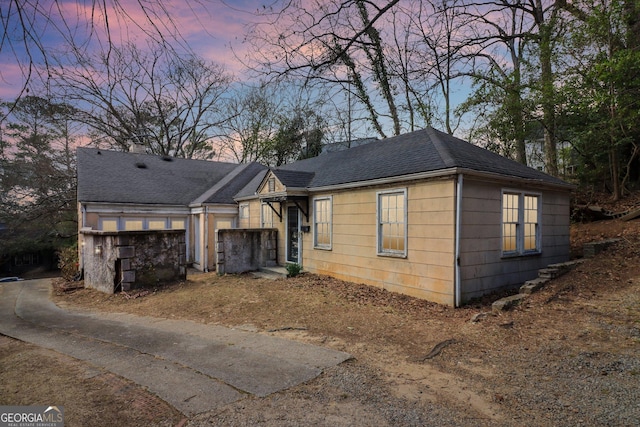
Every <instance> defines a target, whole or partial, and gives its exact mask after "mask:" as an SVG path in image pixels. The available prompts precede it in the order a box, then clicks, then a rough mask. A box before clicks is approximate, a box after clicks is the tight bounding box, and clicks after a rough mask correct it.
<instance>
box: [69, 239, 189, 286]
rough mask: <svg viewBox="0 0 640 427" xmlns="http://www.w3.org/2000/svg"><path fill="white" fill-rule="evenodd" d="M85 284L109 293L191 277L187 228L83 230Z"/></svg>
mask: <svg viewBox="0 0 640 427" xmlns="http://www.w3.org/2000/svg"><path fill="white" fill-rule="evenodd" d="M80 233H81V234H82V237H83V239H82V240H83V245H82V248H81V250H82V259H83V263H84V265H83V269H84V284H85V286H86V287H88V288H94V289H97V290H99V291H102V292H106V293H110V294H112V293H114V292H118V291H121V290H122V291H129V290H131V289H137V288H147V287H153V286H156V285H158V284H161V283H168V282H173V281H177V280H184V279H186V277H187V265H186V244H185V232H184V230H144V231H117V232H107V231H96V230H81V231H80Z"/></svg>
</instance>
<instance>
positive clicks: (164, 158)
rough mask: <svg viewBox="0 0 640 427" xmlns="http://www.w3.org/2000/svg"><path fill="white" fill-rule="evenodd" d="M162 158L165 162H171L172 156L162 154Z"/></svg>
mask: <svg viewBox="0 0 640 427" xmlns="http://www.w3.org/2000/svg"><path fill="white" fill-rule="evenodd" d="M162 160H164V161H165V162H173V157H171V156H162Z"/></svg>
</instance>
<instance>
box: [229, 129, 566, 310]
mask: <svg viewBox="0 0 640 427" xmlns="http://www.w3.org/2000/svg"><path fill="white" fill-rule="evenodd" d="M571 189H572V187H571V186H570V185H568V184H566V183H564V182H563V181H561V180H558V179H556V178H553V177H550V176H548V175H545V174H543V173H541V172H539V171H536V170H533V169H531V168H527V167H526V166H523V165H521V164H518V163H516V162H513V161H511V160H508V159H505V158H503V157H501V156H498V155H496V154H494V153H490V152H488V151H486V150H483V149H481V148H478V147H476V146H473V145H471V144H469V143H467V142H464V141H461V140H459V139H457V138H454V137H451V136H449V135H446V134H443V133H441V132H438V131H435V130H434V129H426V130H423V131H418V132H413V133H411V134H406V135H401V136H398V137H394V138H389V139H386V140H382V141H378V142H373V143H370V144H367V145H365V146H361V147H356V148H352V149H350V150H346V151H342V152H337V153H329V154H326V155H322V156H319V157H317V158H313V159H308V160H303V161H299V162H295V163H293V164H290V165H286V166H284V167H281V168H277V169H272V170H269V171H268V172H266V173H263V174H262V175H261V176H260V177H258V178H257V179H255V180H254V181H252V182H251V183H250V184H249V186H248V187H247V188H245V189H243V191H242V192H240V193H239V194H238V195H237V196H236V200H237V201H238V203H239V205H240V212H241V213H242V214H241V217H240V219H239V226H240V227H247V228H251V227H275V228H277V229H278V231H279V233H278V234H279V236H280V238H279V242H278V247H279V249H280V251H279V262H280V263H283V264H284V263H291V262H295V263H299V264H301V265H302V266H303V268H304V270H305V271H309V272H313V273H319V274H328V275H331V276H333V277H337V278H340V279H344V280H348V281H352V282H358V283H365V284H369V285H372V286H377V287H380V288H384V289H387V290H390V291H394V292H400V293H403V294H407V295H411V296H415V297H418V298H424V299H427V300H430V301H435V302H438V303H442V304H447V305H451V306H459V305H461V304H463V303H464V302H467V301H469V300H470V299H472V298H474V297H479V296H481V295H483V294H486V293H489V292H493V291H496V290H499V289H502V288H505V287H508V286H513V285H517V284H522V283H523V282H524V281H526V280H528V279H531V278H533V277H535V275H536V274H537V270H538V269H540V268H543V267H546V266H547V265H549V264H553V263H557V262H562V261H566V260H567V259H568V257H569V199H570V192H571Z"/></svg>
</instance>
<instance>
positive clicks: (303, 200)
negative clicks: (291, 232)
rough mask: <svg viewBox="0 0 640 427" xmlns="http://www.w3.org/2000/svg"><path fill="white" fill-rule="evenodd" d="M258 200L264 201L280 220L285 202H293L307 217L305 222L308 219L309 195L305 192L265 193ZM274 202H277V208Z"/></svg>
mask: <svg viewBox="0 0 640 427" xmlns="http://www.w3.org/2000/svg"><path fill="white" fill-rule="evenodd" d="M260 201H261V202H263V203H266V204H267V205H268V206H269V207H270V208H271V210H272V211H273V212H274V213H275V214H276V215H278V218H280V222H282V207H283V205H284V204H286V203H293V204H295V205H296V207H297V208H298V209H300V212H302V214H303V215H304V217H305V218H306V219H307V222H308V221H309V196H308V195H307V194H288V193H279V194H265V195H262V196H260ZM275 203H277V204H278V208H277V209H276V207H275V206H274V204H275Z"/></svg>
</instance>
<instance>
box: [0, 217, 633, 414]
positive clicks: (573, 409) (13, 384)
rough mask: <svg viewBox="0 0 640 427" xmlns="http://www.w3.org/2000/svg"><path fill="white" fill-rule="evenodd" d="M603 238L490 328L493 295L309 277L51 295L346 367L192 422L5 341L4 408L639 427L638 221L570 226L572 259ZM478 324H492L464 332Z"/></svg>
mask: <svg viewBox="0 0 640 427" xmlns="http://www.w3.org/2000/svg"><path fill="white" fill-rule="evenodd" d="M608 237H619V238H621V241H620V242H619V243H617V244H616V245H615V246H613V247H611V248H610V249H609V250H607V251H606V252H605V253H602V254H600V255H599V256H598V257H596V258H594V259H590V260H587V261H586V262H585V263H583V264H581V265H580V266H579V267H577V268H576V269H575V270H574V271H572V272H570V273H568V274H566V275H565V276H562V277H560V278H558V279H555V280H554V281H552V282H551V283H550V284H549V285H547V286H546V287H545V288H544V289H543V290H542V291H540V292H538V293H536V294H534V295H532V296H531V297H529V298H528V299H526V300H525V302H524V303H522V304H521V305H520V306H519V307H517V308H515V309H513V310H511V311H508V312H503V313H500V314H499V315H492V314H490V313H489V312H490V311H491V307H490V304H491V302H493V301H494V300H495V299H497V298H498V296H495V295H494V296H492V297H490V298H485V299H483V300H479V301H475V302H474V303H472V304H469V305H468V306H466V307H464V308H460V309H455V310H454V309H451V308H447V307H443V306H439V305H437V304H432V303H429V302H425V301H421V300H417V299H413V298H409V297H405V296H402V295H398V294H393V293H390V292H386V291H384V290H379V289H375V288H371V287H367V286H363V285H358V284H353V283H346V282H342V281H339V280H335V279H332V278H329V277H324V276H316V275H307V274H304V275H301V276H299V277H296V278H291V279H286V280H284V279H283V280H278V281H270V280H266V279H256V278H253V277H252V276H250V275H241V276H224V277H218V276H216V275H215V274H198V275H192V276H190V278H189V280H188V281H186V282H184V283H179V284H176V285H173V286H170V287H164V288H160V289H157V290H154V291H153V292H150V293H148V294H146V295H140V296H137V297H135V298H127V297H126V296H124V295H122V294H120V295H113V296H109V295H104V294H101V293H98V292H95V291H91V290H86V289H81V290H76V291H72V292H66V293H63V292H60V294H59V295H57V296H56V297H55V299H56V302H57V303H58V304H60V305H62V306H70V307H76V308H78V307H80V308H86V309H90V310H104V311H112V312H130V313H135V314H140V315H150V316H156V317H167V318H179V319H189V320H194V321H197V322H202V323H212V324H219V325H225V326H230V327H235V328H244V329H249V330H255V331H257V332H259V333H265V334H272V335H277V336H281V337H285V338H289V339H296V340H302V341H305V342H308V343H313V344H317V345H321V346H327V347H331V348H335V349H338V350H342V351H347V352H349V353H351V354H352V355H353V356H354V359H353V360H351V361H348V362H346V363H343V364H342V365H340V366H337V367H335V368H332V369H329V370H327V371H326V372H325V373H324V374H323V375H321V376H320V377H319V378H317V379H315V380H313V381H310V382H309V383H307V384H302V385H300V386H298V387H295V388H292V389H290V390H287V391H284V392H281V393H276V394H274V395H271V396H268V397H266V398H251V397H248V398H246V399H244V400H242V401H239V402H237V403H235V404H232V405H229V406H228V407H226V408H224V409H223V410H221V411H218V412H216V413H213V412H212V413H205V414H201V415H199V416H197V417H195V418H194V419H191V420H188V421H187V420H184V419H183V418H182V416H181V415H180V414H179V413H177V412H176V411H175V410H174V409H173V408H171V407H169V406H168V405H166V404H164V402H162V401H160V400H159V399H158V398H156V397H155V396H152V395H150V394H148V393H146V392H145V391H144V390H142V389H140V388H139V387H138V386H136V385H135V384H128V383H127V382H126V381H125V380H123V379H120V378H117V377H115V376H113V375H111V374H109V373H104V372H102V373H99V375H91V374H87V372H93V369H92V368H91V367H89V366H87V365H86V364H83V363H81V362H79V361H76V360H73V359H70V358H67V357H63V356H60V355H58V354H55V353H53V352H49V351H45V350H43V349H39V348H37V347H33V346H31V345H27V344H24V343H20V342H17V341H13V340H10V339H8V338H2V339H0V364H1V365H2V366H3V369H2V372H1V373H0V402H2V404H36V403H38V404H49V403H48V402H51V399H52V398H56V399H58V401H56V403H57V404H59V405H60V404H61V405H63V406H64V407H65V413H66V414H67V420H68V423H67V425H69V426H73V425H78V426H80V425H82V426H87V425H98V424H101V425H103V424H105V422H104V421H105V419H104V418H102V419H101V420H100V421H101V422H100V423H98V422H96V423H95V424H92V422H91V421H92V420H94V417H95V414H97V413H99V414H110V415H109V416H110V417H112V418H107V421H108V422H107V423H106V424H110V425H130V426H137V425H140V426H142V425H176V424H178V423H185V422H186V423H187V425H193V426H199V425H264V426H283V425H291V426H294V425H326V426H351V425H363V426H365V425H366V426H370V425H377V426H384V425H389V426H396V425H451V426H453V425H500V426H502V425H507V426H508V425H513V426H516V425H517V426H520V425H528V426H547V425H556V426H576V425H622V426H624V425H638V424H640V405H638V402H639V401H640V387H639V386H640V262H639V261H640V220H635V221H630V222H622V221H619V220H614V221H602V222H596V223H590V224H576V225H574V226H573V227H572V246H573V249H574V252H575V253H576V255H580V253H581V247H582V245H583V244H584V243H585V242H588V241H595V240H601V239H604V238H608ZM478 313H487V314H486V315H480V316H479V319H480V320H479V321H477V322H472V321H471V319H472V318H473V317H474V315H477V314H478ZM26 360H28V362H26ZM52 372H53V373H55V376H56V377H55V378H56V379H55V381H48V382H47V385H46V387H45V386H44V385H43V381H42V379H43V377H48V376H51V375H52ZM107 377H108V378H109V379H108V380H105V378H107ZM110 381H111V382H110ZM112 382H115V383H116V384H118V386H114V385H113V384H112ZM118 387H120V388H118ZM123 387H124V388H125V389H126V393H133V394H132V395H128V394H126V393H124V394H123V393H122V392H121V390H122V389H123ZM119 390H120V391H119ZM136 402H138V403H136ZM139 402H142V403H139ZM136 405H138V406H136ZM148 407H152V408H153V410H152V411H149V410H148V409H144V408H148ZM114 408H119V409H117V410H116V409H114ZM120 408H125V409H127V410H124V411H121V409H120Z"/></svg>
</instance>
